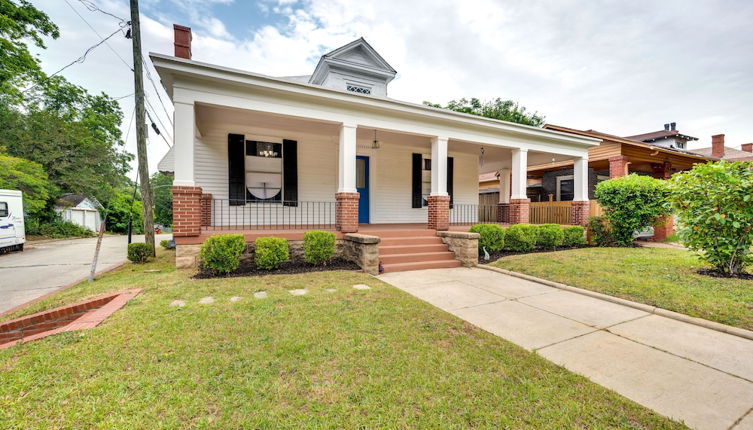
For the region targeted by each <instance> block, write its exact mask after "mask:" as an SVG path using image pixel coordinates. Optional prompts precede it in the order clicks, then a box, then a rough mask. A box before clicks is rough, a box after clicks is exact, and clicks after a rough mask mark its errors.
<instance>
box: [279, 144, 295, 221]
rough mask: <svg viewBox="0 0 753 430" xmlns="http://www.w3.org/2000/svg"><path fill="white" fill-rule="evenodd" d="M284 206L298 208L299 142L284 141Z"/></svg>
mask: <svg viewBox="0 0 753 430" xmlns="http://www.w3.org/2000/svg"><path fill="white" fill-rule="evenodd" d="M282 171H283V178H282V189H283V197H282V201H283V205H285V206H298V142H296V141H295V140H283V141H282Z"/></svg>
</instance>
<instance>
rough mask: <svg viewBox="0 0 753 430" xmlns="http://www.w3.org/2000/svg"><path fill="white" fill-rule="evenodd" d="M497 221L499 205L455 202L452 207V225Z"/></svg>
mask: <svg viewBox="0 0 753 430" xmlns="http://www.w3.org/2000/svg"><path fill="white" fill-rule="evenodd" d="M495 222H497V205H475V204H457V203H456V204H454V205H453V206H452V207H451V208H450V225H471V224H477V223H495Z"/></svg>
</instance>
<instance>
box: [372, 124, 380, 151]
mask: <svg viewBox="0 0 753 430" xmlns="http://www.w3.org/2000/svg"><path fill="white" fill-rule="evenodd" d="M376 134H377V131H376V129H374V141H373V142H371V149H379V146H380V145H381V142H379V141H378V140H377V135H376Z"/></svg>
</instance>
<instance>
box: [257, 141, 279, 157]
mask: <svg viewBox="0 0 753 430" xmlns="http://www.w3.org/2000/svg"><path fill="white" fill-rule="evenodd" d="M257 145H258V146H257V147H256V149H257V152H258V154H259V156H260V157H267V158H269V157H277V151H275V147H274V144H272V143H269V142H259V143H258V144H257Z"/></svg>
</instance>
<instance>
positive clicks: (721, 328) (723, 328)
mask: <svg viewBox="0 0 753 430" xmlns="http://www.w3.org/2000/svg"><path fill="white" fill-rule="evenodd" d="M476 267H479V268H481V269H486V270H491V271H493V272H497V273H502V274H504V275H509V276H514V277H516V278H520V279H525V280H527V281H531V282H536V283H539V284H543V285H546V286H549V287H553V288H558V289H560V290H565V291H570V292H572V293H577V294H582V295H584V296H589V297H593V298H595V299H601V300H604V301H607V302H612V303H616V304H619V305H623V306H628V307H631V308H634V309H638V310H641V311H644V312H648V313H650V314H655V315H659V316H662V317H665V318H670V319H673V320H677V321H682V322H685V323H688V324H693V325H697V326H699V327H704V328H707V329H710V330H715V331H718V332H722V333H727V334H731V335H733V336H738V337H742V338H744V339H749V340H753V331H750V330H746V329H742V328H738V327H732V326H728V325H726V324H721V323H718V322H714V321H709V320H705V319H703V318H696V317H691V316H688V315H685V314H681V313H678V312H673V311H669V310H666V309H662V308H658V307H656V306H651V305H646V304H643V303H637V302H633V301H630V300H626V299H621V298H619V297H613V296H610V295H607V294H602V293H597V292H595V291H590V290H585V289H582V288H577V287H573V286H570V285H566V284H561V283H559V282H554V281H549V280H546V279H541V278H537V277H535V276H531V275H526V274H524V273H519V272H513V271H511V270H505V269H500V268H499V267H493V266H488V265H486V264H479V265H478V266H476Z"/></svg>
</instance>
